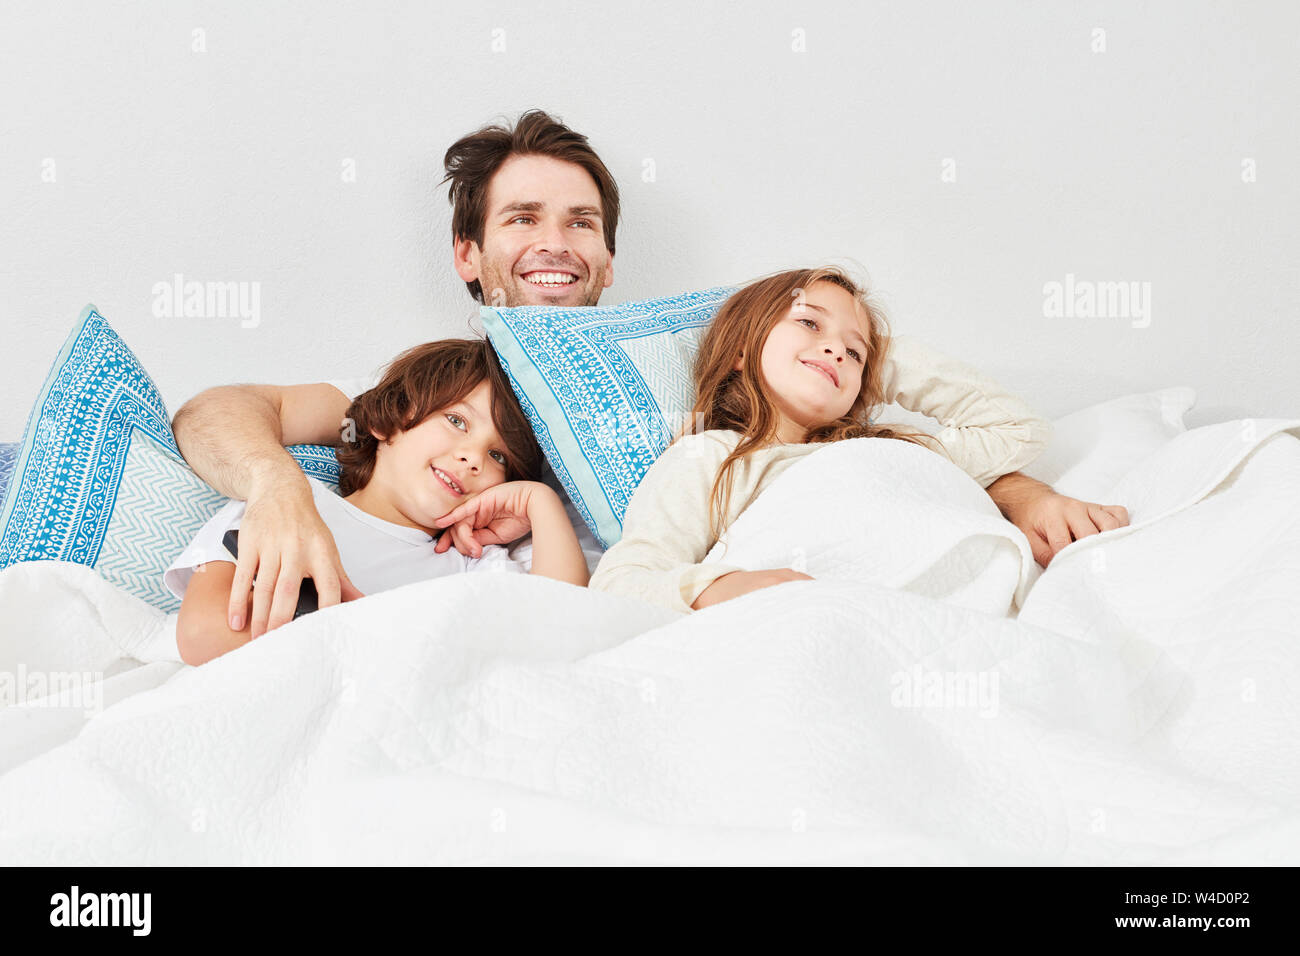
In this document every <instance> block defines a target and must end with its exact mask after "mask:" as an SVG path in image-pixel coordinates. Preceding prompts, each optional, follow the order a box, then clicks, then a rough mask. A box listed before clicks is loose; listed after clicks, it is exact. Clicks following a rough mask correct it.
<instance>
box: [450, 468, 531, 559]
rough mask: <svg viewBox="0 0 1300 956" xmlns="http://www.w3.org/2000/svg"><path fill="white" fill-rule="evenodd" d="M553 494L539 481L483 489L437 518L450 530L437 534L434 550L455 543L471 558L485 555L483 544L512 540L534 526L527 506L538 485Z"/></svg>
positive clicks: (510, 482) (502, 542) (507, 542)
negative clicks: (438, 535)
mask: <svg viewBox="0 0 1300 956" xmlns="http://www.w3.org/2000/svg"><path fill="white" fill-rule="evenodd" d="M539 488H540V489H542V490H543V491H545V492H547V493H549V494H552V495H554V494H555V492H554V491H551V489H550V488H548V487H547V486H546V485H545V484H543V483H542V482H540V481H507V482H505V483H503V484H500V485H493V486H492V487H491V488H486V489H484V490H483V491H480V492H479V493H478V494H477V495H475V496H474V497H473V498H471V499H469V501H466V502H465V503H464V504H462V505H459V506H458V507H456V508H454V509H453V510H451V511H449V512H447V513H446V514H445V515H443V516H442V517H441V518H439V519H438V520H437V521H435V522H434V525H435V527H439V528H448V529H449V530H448V531H447V532H446V533H445V534H443V535H442V536H441V537H440V538H438V543H437V544H436V545H435V546H434V549H433V550H434V551H435V552H436V553H438V554H443V553H444V552H446V551H448V550H449V549H450V548H451V546H452V545H453V544H455V546H456V550H457V551H459V552H460V553H461V554H464V555H467V556H469V557H471V558H480V557H482V556H483V546H484V545H488V544H509V543H510V542H511V541H516V540H518V539H519V538H522V537H523V536H524V535H526V534H527V533H528V532H529V531H531V530H532V528H533V524H532V521H531V520H530V519H529V517H528V507H529V504H530V502H532V500H533V498H534V496H536V495H539V494H541V492H539V491H538V489H539Z"/></svg>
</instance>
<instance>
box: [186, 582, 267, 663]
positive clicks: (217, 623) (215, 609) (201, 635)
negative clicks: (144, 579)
mask: <svg viewBox="0 0 1300 956" xmlns="http://www.w3.org/2000/svg"><path fill="white" fill-rule="evenodd" d="M234 580H235V565H234V563H233V562H231V561H208V562H207V563H206V564H201V565H199V566H198V567H197V568H196V569H195V571H194V574H193V576H192V577H191V578H190V581H189V585H188V586H187V587H186V588H185V597H184V598H183V599H182V600H181V610H180V615H179V617H178V618H177V620H176V648H177V650H179V651H180V654H181V660H183V661H184V662H185V663H186V664H194V665H198V664H206V663H207V662H208V661H210V660H212V659H213V658H214V657H220V656H221V655H222V654H224V653H226V651H232V650H234V649H235V648H236V647H241V646H242V645H244V644H247V643H248V642H249V640H250V639H251V637H252V633H251V631H252V623H251V617H252V615H251V614H250V613H249V611H250V608H251V606H252V593H253V592H252V591H249V592H248V595H247V596H246V599H245V605H244V608H243V611H244V622H245V623H244V627H243V630H239V631H232V630H231V629H230V625H229V624H228V623H227V617H226V612H227V610H228V608H229V606H230V585H231V582H233V581H234Z"/></svg>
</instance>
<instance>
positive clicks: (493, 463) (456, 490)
mask: <svg viewBox="0 0 1300 956" xmlns="http://www.w3.org/2000/svg"><path fill="white" fill-rule="evenodd" d="M375 437H376V438H379V439H380V443H379V450H378V452H377V455H376V459H375V470H374V474H373V475H372V477H371V479H370V482H369V483H368V484H367V485H366V487H365V488H363V489H361V490H362V491H363V492H366V493H367V494H366V496H365V497H366V499H367V503H368V504H371V505H374V504H376V503H378V501H380V500H382V501H384V502H386V503H387V505H388V506H389V507H388V508H385V509H384V510H390V509H391V510H392V511H395V512H396V515H393V516H390V517H389V518H388V520H390V521H393V522H395V523H397V524H406V525H407V526H408V527H418V528H423V529H424V530H425V531H427V532H429V533H430V534H435V533H436V532H437V529H436V528H435V527H434V522H435V521H437V520H438V519H439V518H441V517H442V516H443V515H445V514H447V512H449V511H451V510H453V509H454V508H456V507H457V506H458V505H460V504H463V503H464V502H465V501H467V500H468V499H469V498H470V497H472V496H473V495H476V494H478V493H479V492H480V491H483V490H484V489H486V488H490V487H492V486H493V485H499V484H501V483H502V482H504V481H505V480H506V466H505V462H506V446H505V442H504V441H503V440H502V438H501V436H500V435H499V434H497V430H496V427H495V426H494V425H493V423H492V388H491V386H490V385H489V384H488V382H487V381H486V380H485V381H482V382H479V384H478V385H477V386H475V387H474V389H473V390H472V391H471V392H470V393H469V394H468V395H466V396H465V397H464V398H463V399H461V400H460V401H459V402H456V403H454V404H452V405H451V406H450V407H448V408H444V409H440V410H439V411H437V412H435V413H434V414H432V415H430V416H429V417H428V418H426V419H425V420H424V421H422V422H421V423H420V424H418V425H416V426H415V427H414V428H408V429H407V430H406V431H402V432H398V433H397V434H395V435H392V436H389V437H391V438H392V444H391V445H390V444H386V443H385V442H384V441H383V436H382V435H376V436H375ZM372 489H373V492H372ZM403 519H405V520H403Z"/></svg>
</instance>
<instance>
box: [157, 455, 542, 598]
mask: <svg viewBox="0 0 1300 956" xmlns="http://www.w3.org/2000/svg"><path fill="white" fill-rule="evenodd" d="M307 481H308V483H309V484H310V485H311V491H312V497H313V498H314V499H315V502H316V510H317V511H319V512H320V516H321V520H323V521H324V522H325V525H326V527H328V528H329V529H330V533H331V534H332V535H334V543H335V544H336V545H337V546H338V549H339V559H340V560H341V561H342V563H343V570H344V571H346V572H347V575H348V578H349V579H350V580H351V581H352V583H353V584H355V585H356V586H357V588H359V589H360V591H361V593H362V594H374V593H376V592H379V591H387V590H389V589H391V588H396V587H401V586H402V585H404V584H411V583H413V582H415V581H424V580H426V579H428V578H436V577H441V576H443V575H446V574H459V573H462V572H468V571H504V572H507V573H513V574H526V573H528V571H529V570H530V565H531V560H529V559H531V553H529V554H528V555H522V554H521V555H516V556H515V557H514V558H512V557H511V555H510V552H509V551H507V549H506V548H504V547H502V546H501V545H495V544H490V545H486V546H485V547H484V548H483V555H482V557H479V558H471V557H467V556H466V555H463V554H461V553H460V552H459V551H457V550H456V548H455V547H454V546H453V547H451V548H448V549H447V551H446V552H444V553H443V554H438V553H437V552H436V551H434V545H435V543H436V540H437V539H435V538H434V537H433V536H432V535H430V534H428V533H426V532H424V531H421V530H420V529H419V528H407V527H405V526H403V525H398V524H393V523H392V522H391V521H385V520H384V519H382V518H376V517H375V516H374V515H372V514H368V513H367V512H365V511H362V510H361V509H360V508H358V507H357V506H356V505H354V504H352V503H351V502H348V501H345V500H344V499H343V498H341V497H339V496H338V495H337V494H335V493H334V492H333V491H331V490H330V489H329V486H328V485H325V484H323V483H322V482H320V481H318V480H317V479H315V478H312V477H310V476H308V478H307ZM244 507H245V503H244V502H242V501H231V502H229V503H228V504H227V505H226V506H225V507H223V508H222V509H221V510H220V511H218V512H217V513H216V514H215V515H213V516H212V517H211V518H209V519H208V522H207V524H205V525H204V526H203V527H202V528H200V529H199V532H198V534H196V535H195V536H194V540H193V541H191V542H190V544H189V546H188V547H186V549H185V550H184V551H182V552H181V553H180V555H178V556H177V558H176V560H175V561H173V562H172V563H171V565H170V566H169V567H168V568H167V570H166V571H164V572H163V583H164V584H166V586H167V589H168V590H169V591H171V593H172V594H174V595H176V597H178V598H183V597H184V596H185V589H186V587H188V586H189V582H190V578H191V577H192V576H193V574H194V569H195V568H196V567H197V566H198V565H200V564H204V563H206V562H208V561H230V562H231V563H234V560H235V559H234V557H233V556H232V555H231V554H230V552H229V551H227V550H226V546H225V545H224V544H222V541H221V539H222V537H223V536H224V535H225V533H226V532H227V531H229V530H231V529H232V528H238V527H239V524H240V522H241V521H242V520H243V517H244Z"/></svg>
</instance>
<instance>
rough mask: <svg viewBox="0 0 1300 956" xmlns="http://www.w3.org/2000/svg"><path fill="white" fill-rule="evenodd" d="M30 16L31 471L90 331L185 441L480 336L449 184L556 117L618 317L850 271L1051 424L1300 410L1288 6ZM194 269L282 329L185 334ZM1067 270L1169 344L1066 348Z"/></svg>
mask: <svg viewBox="0 0 1300 956" xmlns="http://www.w3.org/2000/svg"><path fill="white" fill-rule="evenodd" d="M3 18H4V19H3V24H0V97H2V98H3V99H2V100H0V105H2V111H0V201H2V204H0V315H2V316H3V322H4V326H3V328H4V337H3V342H4V346H3V354H4V360H3V367H4V370H5V372H6V375H5V377H4V378H3V379H2V380H0V439H16V438H17V437H19V434H20V433H21V429H22V427H23V423H24V420H25V417H26V413H27V409H28V407H29V405H30V403H31V401H32V399H33V397H34V396H35V393H36V391H37V388H38V386H39V384H40V381H41V380H42V377H43V376H44V374H45V372H46V369H47V368H48V365H49V362H50V360H51V358H52V357H53V355H54V353H55V352H56V350H57V349H58V346H59V344H60V342H61V341H62V339H63V337H64V335H65V334H66V332H67V329H68V327H69V326H70V324H71V323H72V322H73V320H74V319H75V318H76V316H77V313H78V312H79V310H80V309H81V307H82V306H83V305H84V304H85V303H86V302H89V301H93V302H94V303H96V304H97V305H98V306H99V308H100V310H101V311H102V312H103V314H104V315H106V316H107V317H108V318H109V319H110V320H111V321H112V322H113V323H114V325H115V326H116V327H117V328H118V330H119V331H120V332H121V334H122V335H123V336H124V337H125V338H126V340H127V342H128V343H129V344H130V345H131V346H132V347H133V348H134V349H135V351H136V352H137V354H139V356H140V357H141V359H142V360H143V361H144V363H145V365H146V367H148V368H149V369H150V370H151V371H152V372H153V373H154V375H155V377H156V379H157V381H158V382H159V385H160V386H161V388H162V390H163V394H164V397H165V398H166V400H167V401H168V403H169V405H170V407H171V408H172V410H173V411H174V410H175V409H176V408H177V407H179V405H180V403H181V402H183V401H184V400H185V399H187V398H189V397H190V396H191V395H192V394H194V393H195V392H197V391H198V390H200V389H202V388H205V387H207V386H210V385H214V384H219V383H224V382H231V381H273V382H285V383H289V382H302V381H317V380H321V379H325V378H330V377H340V376H349V375H359V374H366V373H367V372H369V371H370V370H372V369H373V368H375V367H377V366H378V365H380V364H382V363H383V362H384V361H385V360H386V359H388V358H391V357H392V355H394V354H395V353H396V352H397V351H398V350H399V349H400V348H403V347H405V346H407V345H410V344H413V343H415V342H417V341H422V340H425V339H429V338H435V337H438V336H441V335H457V334H464V332H465V331H466V328H467V326H466V322H467V320H468V319H469V317H470V316H472V315H473V314H474V312H475V309H474V307H473V304H472V302H471V300H470V299H469V297H468V295H467V293H466V292H465V289H464V286H463V284H462V283H461V282H460V281H459V280H458V279H457V278H456V277H455V275H454V273H453V272H452V270H451V264H450V237H449V223H450V211H449V208H448V206H447V202H446V194H445V191H441V190H438V189H436V188H435V185H436V183H437V181H438V179H439V178H440V176H441V157H442V154H443V151H444V150H445V149H446V147H447V146H448V145H449V144H450V143H451V142H452V141H453V140H454V139H455V138H456V137H458V136H459V135H461V134H463V133H465V132H467V131H469V130H471V129H474V128H476V127H477V126H479V125H480V124H482V123H483V122H485V121H488V120H491V119H495V118H497V117H499V116H500V115H502V114H508V115H510V116H511V117H513V116H514V115H515V114H517V113H518V112H520V111H522V110H523V109H526V108H528V107H532V106H539V107H542V108H545V109H549V110H551V111H552V112H554V113H555V114H557V115H559V116H560V117H562V118H563V119H564V120H565V121H567V122H568V123H570V124H571V125H573V126H574V127H576V128H577V129H579V130H582V131H583V132H585V133H587V134H588V135H589V136H590V138H591V140H592V142H593V144H594V145H595V147H596V148H597V149H598V151H599V152H600V153H601V154H602V156H603V157H604V158H605V160H606V162H607V163H608V164H609V165H610V167H611V169H612V170H613V172H614V174H615V176H616V177H617V178H618V180H619V182H620V184H621V186H622V189H623V196H624V210H625V217H624V221H623V224H622V227H621V228H620V230H619V250H618V255H617V257H616V259H615V266H616V268H615V284H614V286H613V287H612V288H611V289H609V290H608V291H607V292H606V297H605V299H604V300H603V301H605V302H608V303H612V302H617V301H622V300H626V299H634V298H643V297H647V296H651V295H657V294H667V293H672V292H677V291H682V290H686V289H690V288H699V287H705V286H710V285H716V284H720V283H727V282H738V281H742V280H744V279H746V278H748V277H751V276H753V275H757V274H760V273H764V272H767V271H771V270H774V269H777V268H782V267H785V266H789V265H798V264H809V263H814V262H817V261H819V260H822V259H825V258H831V257H833V258H836V259H839V260H843V259H846V258H847V259H850V260H853V261H856V262H857V263H860V264H861V265H863V266H864V267H865V268H866V269H867V270H868V272H869V273H870V276H871V278H872V279H873V280H874V283H875V285H876V286H877V287H878V288H879V289H880V290H881V291H882V292H883V293H884V299H885V303H886V305H887V308H888V310H889V314H890V317H891V319H892V320H893V324H894V328H895V329H896V330H897V331H905V332H910V333H912V334H916V335H921V336H925V337H926V338H927V339H929V340H931V341H933V342H934V343H935V344H936V345H941V346H942V347H944V348H945V349H947V350H948V351H950V352H952V353H953V354H956V355H960V356H962V357H964V358H965V359H967V360H968V361H970V362H973V363H975V364H977V365H979V366H981V367H982V368H984V369H986V370H987V371H989V372H990V373H991V374H993V375H995V377H997V378H999V379H1000V380H1002V381H1004V382H1005V383H1006V384H1007V385H1009V386H1011V387H1013V388H1015V389H1017V390H1019V391H1021V392H1022V393H1024V394H1025V395H1026V396H1027V397H1029V398H1030V399H1031V400H1032V401H1033V402H1034V403H1035V404H1036V405H1037V406H1038V407H1039V408H1040V409H1041V410H1042V411H1043V412H1044V413H1045V414H1048V415H1052V416H1055V415H1059V414H1063V413H1065V412H1068V411H1071V410H1073V409H1074V408H1077V407H1080V406H1082V405H1086V404H1089V403H1091V402H1095V401H1100V400H1102V399H1105V398H1109V397H1113V396H1116V395H1119V394H1123V393H1126V392H1131V391H1135V390H1145V389H1149V388H1155V387H1160V386H1165V385H1173V384H1189V385H1192V386H1194V387H1195V388H1196V389H1198V391H1199V393H1200V408H1199V409H1198V411H1197V412H1196V413H1194V415H1193V419H1192V420H1193V423H1197V422H1198V421H1209V420H1220V419H1223V418H1228V417H1235V416H1236V415H1248V414H1259V415H1276V416H1281V415H1300V382H1298V379H1297V376H1296V374H1295V371H1294V370H1295V353H1296V345H1297V339H1298V338H1300V336H1298V335H1297V332H1296V331H1295V323H1296V304H1297V300H1298V298H1300V297H1298V295H1297V291H1298V289H1297V285H1298V283H1297V274H1298V269H1297V262H1300V237H1298V235H1297V230H1296V217H1297V212H1300V203H1298V202H1297V199H1298V198H1300V187H1298V185H1297V180H1298V177H1300V149H1298V148H1297V147H1298V133H1297V119H1300V108H1298V107H1300V103H1298V102H1297V100H1298V99H1300V97H1298V95H1297V93H1298V86H1300V83H1298V82H1297V75H1298V74H1297V62H1298V61H1300V56H1298V54H1300V41H1298V40H1297V38H1298V37H1300V12H1297V7H1295V6H1294V5H1292V4H1288V3H1283V2H1273V3H1262V2H1260V3H1254V4H1215V3H1209V2H1173V0H1167V2H1152V3H1143V4H1140V5H1139V4H1134V3H1130V2H1107V3H1083V4H1069V5H1061V4H1037V3H1032V2H1015V3H1011V2H1001V3H980V4H971V3H963V2H943V3H911V2H898V3H857V2H847V0H844V2H837V3H813V4H791V3H788V2H787V3H746V4H725V5H724V4H704V3H700V2H698V0H658V2H654V3H646V4H643V5H639V6H635V7H634V6H633V5H631V4H624V3H617V4H607V3H575V2H565V0H554V2H551V3H547V4H527V5H525V4H518V5H507V4H496V3H478V4H474V3H470V4H456V5H452V4H431V3H415V2H409V3H386V4H370V3H342V2H313V3H302V4H297V5H293V6H291V5H289V4H264V3H251V2H240V3H222V4H216V3H212V4H207V3H193V2H192V3H156V4H149V5H144V6H137V5H134V4H130V5H127V4H122V5H118V4H108V3H103V2H98V0H95V2H91V0H79V2H72V3H62V4H60V5H58V6H57V7H51V6H50V5H49V4H47V3H41V2H26V3H15V2H13V0H6V2H5V6H4V8H3ZM1094 28H1102V29H1104V31H1105V44H1106V49H1105V52H1100V53H1097V52H1093V51H1092V44H1093V43H1094V35H1093V30H1094ZM196 29H201V30H203V31H204V38H205V42H206V52H202V53H199V52H194V51H193V50H192V43H193V36H194V35H193V32H192V31H194V30H196ZM497 29H501V30H504V31H505V47H506V48H505V51H504V52H494V51H493V49H492V43H493V31H494V30H497ZM795 30H803V31H804V34H803V36H804V37H805V38H806V39H805V43H806V49H805V51H804V52H796V51H795V50H794V49H792V47H793V46H795V45H797V40H796V39H795V37H796V35H795V34H794V32H793V31H795ZM946 157H951V158H952V159H954V160H955V163H956V174H957V175H956V181H955V182H944V181H942V179H941V172H942V166H941V164H942V161H943V160H944V158H946ZM345 158H351V159H353V160H355V163H356V172H357V176H356V182H354V183H346V182H343V181H342V176H341V170H342V163H343V161H344V159H345ZM1245 158H1252V159H1254V160H1255V162H1256V169H1257V181H1255V182H1253V183H1245V182H1243V180H1242V163H1243V159H1245ZM47 159H52V160H53V161H54V175H55V181H54V182H44V181H43V179H42V173H43V171H46V170H47V169H48V167H47V166H46V165H45V161H46V160H47ZM646 160H653V163H654V169H655V179H654V181H653V182H646V181H643V176H642V173H643V169H644V168H645V166H644V164H645V162H646ZM175 273H182V274H183V275H185V276H186V277H187V278H189V279H199V280H205V281H240V282H258V283H260V284H261V286H260V288H261V296H262V302H261V311H262V316H261V323H260V325H259V326H258V327H256V328H250V329H246V328H242V327H241V326H240V323H239V321H238V320H236V319H203V320H199V319H183V318H173V319H165V318H156V317H155V316H154V315H153V314H152V312H151V305H152V303H153V293H152V289H153V286H154V284H155V283H157V282H159V281H165V280H169V279H170V278H171V276H173V275H174V274H175ZM1067 273H1073V274H1074V275H1075V276H1076V277H1077V278H1079V279H1087V280H1106V281H1119V280H1133V281H1139V282H1149V283H1151V289H1152V302H1151V305H1152V309H1151V321H1150V324H1149V326H1148V327H1146V328H1135V327H1134V322H1135V321H1137V320H1130V319H1128V318H1105V319H1103V318H1094V319H1082V318H1046V317H1044V315H1043V298H1044V297H1043V287H1044V284H1045V283H1048V282H1051V281H1064V279H1065V276H1066V274H1067Z"/></svg>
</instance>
